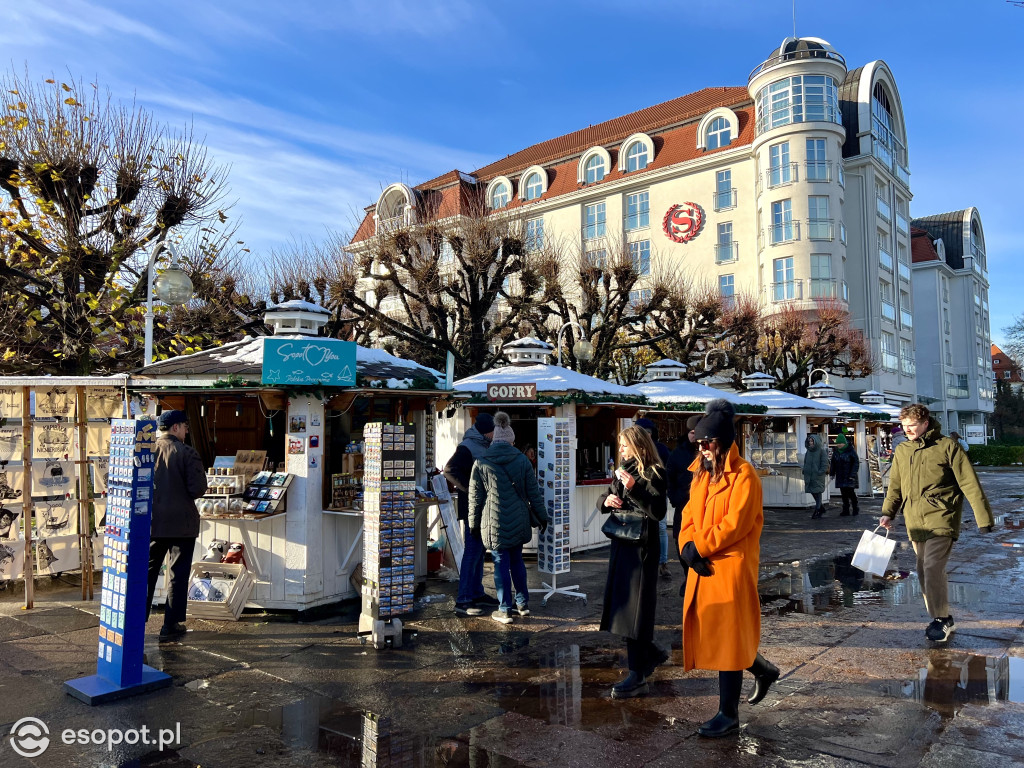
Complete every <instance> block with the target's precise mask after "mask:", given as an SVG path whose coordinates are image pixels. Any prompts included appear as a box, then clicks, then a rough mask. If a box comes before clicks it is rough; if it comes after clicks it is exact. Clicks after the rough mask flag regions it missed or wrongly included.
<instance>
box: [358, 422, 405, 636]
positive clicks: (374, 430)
mask: <svg viewBox="0 0 1024 768" xmlns="http://www.w3.org/2000/svg"><path fill="white" fill-rule="evenodd" d="M363 439H364V441H365V453H364V474H363V488H364V490H363V494H364V495H363V584H362V597H363V609H362V611H363V614H364V615H366V616H369V617H372V618H374V619H389V618H391V617H394V616H400V615H402V614H404V613H409V612H410V611H412V609H413V592H414V590H415V587H416V576H415V564H414V558H415V550H416V547H415V545H416V529H415V522H414V514H415V513H414V510H413V507H414V505H415V502H416V479H415V478H416V431H415V427H414V426H413V425H412V424H384V423H380V422H375V423H371V424H367V425H366V426H365V427H364V429H363Z"/></svg>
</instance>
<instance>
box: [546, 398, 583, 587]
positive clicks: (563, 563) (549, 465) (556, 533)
mask: <svg viewBox="0 0 1024 768" xmlns="http://www.w3.org/2000/svg"><path fill="white" fill-rule="evenodd" d="M569 426H570V425H569V419H551V418H543V419H537V449H538V453H537V455H538V466H537V470H538V471H537V478H538V482H539V483H540V486H541V491H543V493H544V503H545V505H546V506H547V512H548V527H547V530H546V531H545V532H544V533H543V534H540V535H539V536H538V538H537V570H538V571H540V572H541V573H567V572H568V571H569V530H570V529H569V508H570V504H571V499H572V491H573V488H574V487H575V481H574V479H573V477H572V474H573V471H574V467H573V463H572V461H571V460H570V459H569V456H570V455H571V453H572V452H571V451H570V442H569V441H570V440H571V439H572V437H571V435H570V434H569V433H570V429H569ZM540 457H543V458H540Z"/></svg>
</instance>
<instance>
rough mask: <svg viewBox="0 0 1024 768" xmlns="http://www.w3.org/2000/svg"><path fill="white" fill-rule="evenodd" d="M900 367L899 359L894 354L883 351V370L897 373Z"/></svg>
mask: <svg viewBox="0 0 1024 768" xmlns="http://www.w3.org/2000/svg"><path fill="white" fill-rule="evenodd" d="M898 367H899V358H898V357H896V355H894V354H893V353H892V352H886V351H885V350H882V368H884V369H885V370H887V371H895V370H897V369H898Z"/></svg>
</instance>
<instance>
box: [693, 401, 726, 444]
mask: <svg viewBox="0 0 1024 768" xmlns="http://www.w3.org/2000/svg"><path fill="white" fill-rule="evenodd" d="M704 414H705V415H704V418H703V419H701V420H700V421H698V422H697V426H696V428H695V430H694V432H695V435H694V437H695V438H696V439H697V440H711V439H712V438H718V446H719V448H720V449H721V450H722V452H723V453H725V452H727V451H728V450H729V449H730V448H731V447H732V444H733V443H734V442H736V424H735V423H734V422H733V417H735V416H736V409H735V408H733V407H732V403H730V402H729V401H728V400H722V399H718V400H712V401H711V402H709V403H708V404H707V405H705V406H704Z"/></svg>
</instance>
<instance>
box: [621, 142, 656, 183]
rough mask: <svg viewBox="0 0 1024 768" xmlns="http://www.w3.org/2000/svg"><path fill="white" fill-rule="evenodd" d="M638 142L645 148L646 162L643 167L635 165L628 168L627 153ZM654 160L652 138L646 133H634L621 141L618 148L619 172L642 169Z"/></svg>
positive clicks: (633, 171)
mask: <svg viewBox="0 0 1024 768" xmlns="http://www.w3.org/2000/svg"><path fill="white" fill-rule="evenodd" d="M637 144H640V145H642V146H643V148H644V149H645V150H646V154H647V162H645V163H644V165H643V167H637V168H633V169H630V167H629V153H630V152H631V151H632V150H633V148H634V147H635V146H636V145H637ZM653 162H654V140H653V139H652V138H651V137H650V136H648V135H647V134H646V133H634V134H633V135H632V136H630V137H629V138H627V139H626V140H625V141H624V142H622V144H621V146H620V149H619V164H618V167H619V171H620V172H621V173H636V171H642V170H644V169H645V168H647V167H649V166H650V165H651V163H653Z"/></svg>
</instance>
